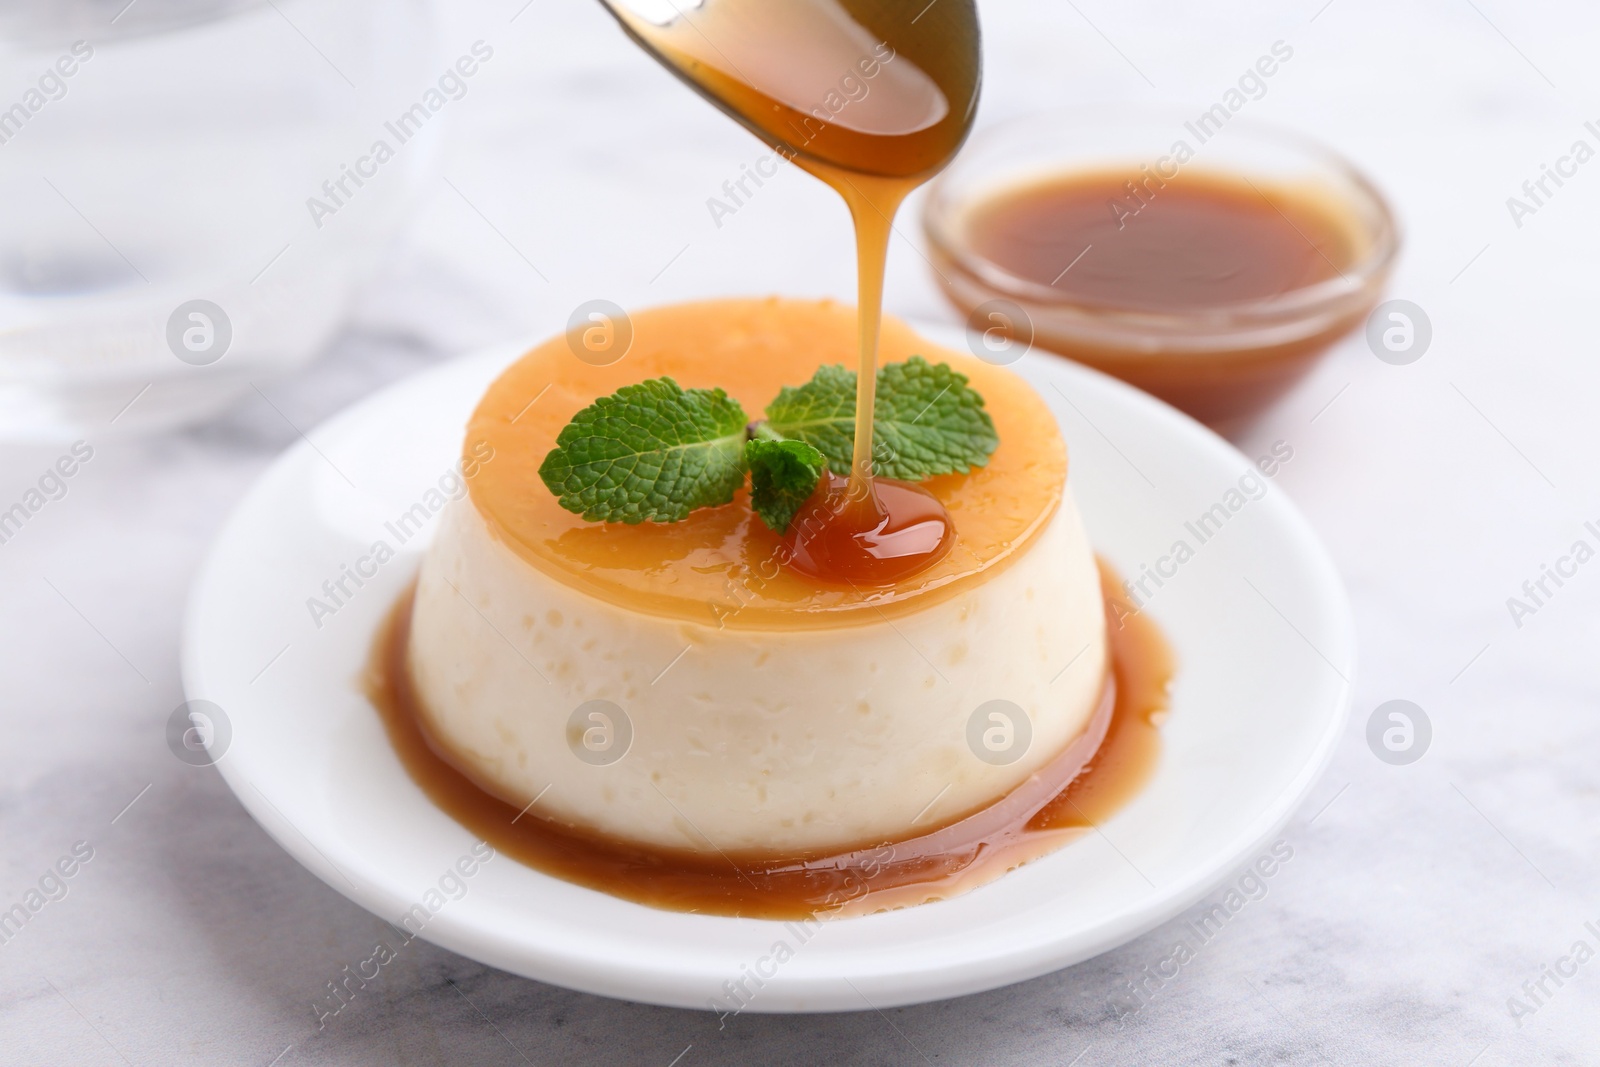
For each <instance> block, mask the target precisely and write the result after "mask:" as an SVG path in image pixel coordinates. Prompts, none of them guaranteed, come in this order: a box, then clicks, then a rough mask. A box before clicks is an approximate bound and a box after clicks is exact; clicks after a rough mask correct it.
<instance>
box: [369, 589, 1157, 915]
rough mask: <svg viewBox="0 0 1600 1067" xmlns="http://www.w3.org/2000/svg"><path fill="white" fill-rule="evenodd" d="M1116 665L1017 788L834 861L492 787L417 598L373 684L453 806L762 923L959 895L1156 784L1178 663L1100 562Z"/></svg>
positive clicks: (523, 847)
mask: <svg viewBox="0 0 1600 1067" xmlns="http://www.w3.org/2000/svg"><path fill="white" fill-rule="evenodd" d="M1100 580H1101V585H1102V588H1103V591H1104V595H1105V600H1106V622H1107V633H1108V637H1109V640H1110V646H1111V663H1112V668H1111V673H1110V676H1109V677H1108V678H1107V681H1106V689H1105V692H1104V694H1103V696H1102V700H1101V707H1100V709H1099V710H1098V712H1097V713H1096V715H1095V718H1094V720H1093V721H1092V722H1091V724H1090V726H1089V727H1088V728H1087V729H1086V731H1085V733H1084V735H1083V736H1081V737H1080V738H1079V739H1078V740H1076V741H1074V742H1073V744H1072V745H1070V746H1068V748H1067V749H1066V750H1065V751H1063V752H1062V753H1061V755H1060V756H1058V757H1057V758H1056V759H1054V760H1052V761H1051V762H1050V763H1048V764H1046V765H1045V766H1044V767H1043V768H1042V769H1041V770H1040V771H1038V772H1037V773H1036V774H1034V775H1033V776H1032V777H1030V778H1029V779H1028V780H1027V781H1025V782H1023V784H1022V785H1020V786H1018V787H1017V788H1016V789H1015V790H1013V791H1012V792H1011V793H1010V794H1008V795H1007V796H1005V797H1002V798H1000V799H999V800H997V801H996V802H995V803H993V804H991V805H990V806H988V807H986V808H984V809H982V810H980V811H977V812H973V813H969V814H967V815H965V816H963V817H960V818H958V819H957V820H955V821H954V822H951V823H948V824H946V825H945V826H943V827H941V828H939V829H937V830H934V831H931V832H928V833H924V834H920V835H918V836H917V837H914V838H910V839H905V840H900V841H884V842H875V843H869V844H867V845H865V846H863V847H860V848H857V849H852V850H849V851H844V852H839V853H834V854H831V855H813V856H791V857H773V856H756V855H746V854H738V853H735V854H731V855H729V854H722V855H706V854H703V853H694V852H688V851H683V850H672V849H654V848H645V847H641V846H639V845H635V844H632V843H629V842H623V841H617V840H612V839H608V838H606V837H603V836H598V835H595V834H592V833H588V832H584V831H581V830H577V829H574V828H572V827H569V826H565V825H562V824H559V823H556V822H553V821H549V820H546V819H544V818H542V817H540V816H538V815H535V814H533V813H532V812H527V813H524V812H523V811H522V810H520V809H519V807H518V806H517V805H515V804H511V803H507V802H506V801H503V800H501V799H499V798H498V797H496V796H494V795H492V794H491V793H489V792H487V791H485V790H484V789H482V788H480V787H479V785H478V784H477V783H476V782H475V781H474V780H473V779H472V777H471V775H470V773H468V771H467V770H466V769H465V768H463V767H461V766H458V765H456V764H455V763H453V762H452V761H451V759H450V757H449V755H448V752H447V750H446V749H445V748H444V747H443V746H439V745H436V744H435V743H434V742H433V740H432V739H431V738H430V737H429V736H428V734H427V732H426V727H425V726H424V725H423V724H424V722H425V719H424V718H423V716H422V714H421V709H420V708H419V706H418V703H417V699H416V695H415V693H414V692H413V690H412V687H411V681H410V671H409V669H408V667H407V663H406V647H407V639H408V636H409V632H410V620H411V593H410V592H409V591H408V592H407V593H406V595H405V596H404V597H402V598H401V600H400V602H399V603H398V604H397V605H396V606H395V608H394V610H393V612H392V613H391V615H390V617H389V619H388V621H387V622H386V624H385V625H384V626H383V628H382V629H381V631H380V633H379V635H378V638H377V641H376V643H375V645H374V647H373V652H372V659H371V662H370V665H369V668H368V672H367V692H368V695H369V697H370V698H371V700H372V703H373V706H374V707H375V708H377V710H378V713H379V715H380V717H381V718H382V720H383V724H384V727H385V729H386V730H387V732H388V735H389V739H390V741H391V742H392V743H393V745H394V749H395V752H396V754H397V755H398V756H399V757H400V762H401V764H402V765H403V766H404V767H405V769H406V771H407V773H408V774H409V775H410V776H411V779H412V781H414V782H415V783H416V784H417V786H418V787H419V788H420V789H421V790H422V791H423V792H424V793H425V794H426V795H427V796H428V798H429V799H430V800H431V801H432V802H433V803H434V804H435V805H436V806H437V807H438V808H439V809H440V810H442V811H444V812H445V813H446V814H448V815H449V816H451V817H452V818H454V819H455V820H456V821H457V822H459V823H461V825H463V826H465V827H466V828H467V829H468V830H470V831H471V832H472V833H474V834H476V835H477V836H478V837H479V838H481V839H482V840H484V841H486V842H488V843H489V844H490V845H492V846H493V847H494V848H495V849H496V851H498V852H501V853H503V854H505V855H507V856H510V857H511V858H513V859H515V860H517V861H518V862H520V863H523V864H526V865H527V866H529V867H532V868H534V869H536V870H539V871H543V872H544V873H545V874H548V875H551V876H552V877H556V878H560V879H563V880H565V881H568V882H574V883H576V884H578V885H582V886H586V887H588V888H590V889H595V890H599V891H601V892H604V893H609V894H611V895H612V896H616V897H621V898H623V899H624V900H631V901H633V902H635V903H638V904H644V905H648V906H650V907H654V908H663V909H667V910H671V911H686V912H698V913H701V914H708V915H730V916H745V917H751V918H760V919H804V918H811V917H814V916H845V915H862V914H870V913H872V912H876V911H885V910H889V909H893V908H900V907H906V906H909V905H913V904H921V903H924V902H926V901H930V900H940V899H947V898H949V897H953V896H958V895H960V894H961V893H964V892H967V891H968V890H971V889H974V888H976V887H978V886H980V885H983V884H984V883H986V882H991V881H993V880H994V879H996V878H998V877H1000V876H1001V875H1002V874H1004V873H1006V872H1007V871H1009V870H1011V869H1013V868H1015V867H1017V866H1020V865H1021V864H1023V863H1026V862H1028V861H1029V860H1032V859H1037V858H1038V857H1040V856H1043V855H1045V854H1047V853H1049V852H1053V851H1054V850H1056V849H1058V848H1060V847H1061V846H1062V845H1065V844H1067V843H1068V842H1070V841H1071V840H1073V839H1074V838H1076V837H1077V836H1079V835H1081V834H1082V833H1084V832H1085V831H1086V830H1087V829H1089V828H1090V827H1093V826H1097V825H1099V824H1100V823H1102V822H1104V821H1105V820H1106V819H1108V818H1110V817H1111V816H1112V815H1113V814H1115V813H1116V812H1117V810H1118V809H1120V808H1121V807H1122V806H1123V805H1124V804H1125V803H1127V802H1128V800H1129V799H1131V798H1132V797H1133V795H1134V794H1135V793H1137V792H1138V790H1139V788H1140V787H1141V786H1142V785H1143V784H1144V783H1145V782H1146V781H1147V780H1148V779H1149V777H1150V774H1151V772H1152V771H1153V770H1154V768H1155V764H1156V760H1157V758H1158V756H1159V754H1160V733H1159V727H1160V725H1161V722H1162V720H1163V718H1164V717H1165V715H1166V711H1167V687H1168V683H1169V682H1170V680H1171V678H1172V674H1173V670H1174V661H1173V656H1172V652H1171V649H1170V647H1169V646H1168V645H1167V643H1166V640H1165V639H1164V638H1163V637H1162V635H1161V632H1160V630H1159V629H1158V628H1157V627H1156V625H1155V623H1154V622H1152V621H1151V620H1150V619H1149V618H1147V617H1146V616H1145V615H1143V614H1140V613H1138V612H1136V611H1135V609H1134V607H1133V605H1132V603H1131V602H1130V601H1128V600H1127V598H1126V596H1125V595H1124V594H1123V593H1122V591H1121V589H1122V584H1121V582H1120V581H1118V580H1117V576H1116V575H1115V574H1114V573H1112V571H1111V570H1110V568H1109V567H1107V566H1106V565H1105V564H1104V563H1102V564H1101V579H1100Z"/></svg>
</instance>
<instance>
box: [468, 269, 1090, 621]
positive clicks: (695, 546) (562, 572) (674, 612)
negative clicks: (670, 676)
mask: <svg viewBox="0 0 1600 1067" xmlns="http://www.w3.org/2000/svg"><path fill="white" fill-rule="evenodd" d="M632 327H633V330H632V334H633V336H632V344H631V346H630V347H629V348H628V351H627V355H626V356H624V357H623V358H622V359H619V360H617V361H616V362H614V363H611V364H609V365H606V366H595V365H593V364H590V363H586V362H584V361H583V360H581V359H577V358H574V356H573V353H572V350H571V349H570V348H569V347H568V343H567V338H566V337H564V336H563V337H555V338H552V339H551V340H549V341H547V342H545V343H544V344H541V345H540V346H538V347H537V348H535V349H533V350H532V351H530V352H529V353H528V354H527V355H525V356H523V357H522V358H521V359H520V360H518V361H517V362H516V363H514V364H512V365H511V366H510V367H509V368H507V369H506V371H505V372H504V373H503V374H502V375H501V376H500V378H499V379H498V380H496V381H495V382H494V383H493V384H491V385H490V386H489V388H488V390H487V391H486V392H485V394H484V397H483V399H482V401H480V403H479V405H478V408H477V410H476V411H475V412H474V414H473V416H472V419H471V420H470V422H469V424H468V427H467V431H466V438H465V440H466V445H465V446H464V449H463V457H464V458H466V459H471V460H472V461H473V467H474V468H475V469H477V470H478V474H477V476H476V477H474V478H473V479H472V480H471V481H470V482H469V483H468V492H469V493H470V494H471V497H472V502H473V504H474V505H475V506H476V507H477V509H478V512H479V514H481V515H482V516H483V517H484V520H485V521H486V522H487V523H488V525H489V527H490V528H491V530H493V531H494V534H495V536H496V537H497V538H498V539H499V540H500V541H501V542H502V543H503V544H505V545H506V546H507V547H508V548H509V549H510V550H511V551H513V552H514V553H516V554H517V555H518V556H519V557H520V558H521V559H522V560H524V561H525V562H526V563H527V564H528V565H529V566H531V567H534V568H536V569H538V570H539V571H541V572H542V573H544V574H545V575H547V576H549V577H550V578H552V579H553V580H555V581H558V582H561V583H562V584H564V585H567V586H569V587H572V588H575V589H578V590H580V591H582V592H584V593H586V594H587V595H589V596H593V597H595V598H597V599H600V600H603V601H605V602H607V603H610V604H614V605H617V606H620V607H624V608H627V609H628V610H630V611H637V612H641V613H644V614H649V615H655V616H665V617H670V618H677V619H682V620H685V621H687V622H694V623H703V624H708V625H712V626H726V627H729V628H733V629H755V630H766V631H771V630H797V629H822V628H835V627H839V626H848V625H852V624H853V623H862V624H870V623H876V622H880V621H881V620H882V619H883V618H885V617H890V618H893V617H896V616H897V615H900V614H903V613H908V612H914V611H918V610H921V609H923V608H925V607H927V606H930V605H932V604H934V603H937V602H939V601H940V600H943V599H945V598H947V597H952V596H957V595H960V594H961V593H962V592H964V591H967V590H970V589H972V588H974V587H975V586H976V585H978V584H980V583H982V582H985V581H988V580H990V579H991V578H993V577H994V576H995V575H997V574H998V573H1000V571H1001V570H1003V569H1004V568H1005V567H1007V566H1009V565H1010V564H1011V562H1012V561H1014V560H1017V559H1020V558H1022V556H1023V555H1025V554H1026V552H1027V550H1028V548H1029V547H1030V546H1031V545H1032V544H1033V541H1034V539H1035V538H1036V537H1037V536H1038V534H1039V533H1040V532H1041V531H1042V530H1044V529H1045V527H1046V526H1047V525H1048V523H1049V521H1050V519H1051V518H1052V517H1053V516H1054V515H1055V513H1056V509H1057V508H1058V507H1060V504H1061V500H1062V497H1063V494H1064V492H1065V484H1066V480H1067V448H1066V444H1065V442H1064V441H1063V440H1062V438H1061V430H1060V426H1059V425H1058V424H1057V422H1056V419H1055V416H1054V415H1053V414H1052V413H1051V411H1050V408H1049V407H1048V406H1047V405H1046V404H1045V402H1044V401H1043V399H1041V398H1040V397H1039V395H1038V394H1037V393H1036V392H1034V390H1033V388H1032V387H1031V386H1030V385H1028V383H1027V382H1025V381H1023V380H1022V379H1021V378H1019V377H1018V376H1017V375H1016V374H1014V373H1012V372H1011V371H1010V370H1009V369H1007V368H1005V367H996V366H991V365H990V364H988V363H985V362H983V361H982V360H980V359H977V358H975V357H974V356H972V355H971V353H968V352H965V351H953V350H950V349H946V348H942V347H940V346H937V345H934V344H931V343H929V342H928V341H926V340H924V339H923V338H922V337H920V336H918V335H917V334H916V333H915V332H913V331H912V330H911V329H910V328H909V327H908V326H906V325H905V324H904V323H901V322H898V321H896V320H895V319H893V318H887V319H885V320H884V323H883V331H882V339H881V342H880V351H881V353H882V356H883V358H884V359H885V360H904V359H908V358H910V357H911V356H913V355H921V356H923V357H925V358H926V359H927V360H929V361H930V362H933V363H948V364H949V365H950V366H951V367H953V368H954V369H955V370H957V371H959V372H960V373H962V374H964V375H966V377H967V378H968V379H969V380H970V382H971V384H972V387H973V389H975V390H977V392H978V393H979V394H980V395H981V396H982V397H983V399H984V410H985V411H987V412H989V415H990V417H991V418H992V419H993V420H994V426H995V432H996V433H997V434H998V435H999V438H1000V445H999V447H998V448H997V449H996V450H995V452H994V454H993V455H992V456H990V457H989V462H988V464H987V465H985V466H983V467H978V468H974V469H973V470H972V471H970V472H969V473H967V474H952V475H945V476H943V477H939V478H933V479H930V480H928V481H926V482H923V483H922V486H921V487H922V489H924V490H926V491H927V492H928V493H930V494H932V496H933V497H934V498H936V499H937V500H938V502H939V504H940V505H942V506H943V508H944V509H945V511H947V512H948V513H949V516H950V521H951V522H952V523H953V525H954V527H955V531H956V533H955V538H954V541H953V543H952V545H951V547H950V550H949V552H948V553H947V554H945V555H944V556H942V557H941V558H939V559H937V560H935V561H933V562H932V563H931V565H929V566H926V567H924V568H923V569H922V570H919V571H917V572H916V573H915V574H913V575H910V576H909V577H906V578H903V579H901V580H899V581H898V582H896V583H895V584H893V585H878V586H860V587H854V586H849V585H845V584H841V583H831V582H819V581H817V580H815V579H814V578H812V577H810V576H808V575H806V574H802V573H801V572H799V571H798V570H796V569H795V568H793V567H789V566H785V565H783V564H782V562H781V561H782V558H783V551H782V550H783V547H784V546H783V540H782V539H781V538H780V537H779V536H778V535H777V534H775V533H773V532H772V531H771V530H769V529H767V527H766V526H765V524H763V523H762V522H761V520H760V519H758V518H756V517H755V515H754V514H753V513H752V512H751V510H750V506H749V503H748V501H747V499H746V497H745V495H744V493H743V492H741V493H740V494H739V495H738V496H736V497H735V499H734V501H733V502H732V503H730V504H727V505H724V506H722V507H716V508H702V509H700V510H698V511H694V512H691V513H690V515H689V516H688V518H686V519H684V520H683V521H682V522H674V523H662V524H657V523H640V524H639V525H637V526H629V525H626V524H624V523H593V522H586V521H584V519H583V517H582V516H580V515H575V514H573V513H572V512H570V511H567V510H565V509H564V508H562V507H561V504H560V501H558V500H557V499H556V498H555V497H554V496H553V495H551V494H550V493H549V492H547V491H546V490H545V489H544V487H543V486H542V485H541V484H540V481H539V474H538V468H539V464H540V463H541V462H542V461H543V459H544V457H545V455H546V454H547V453H548V452H549V451H550V449H552V448H554V447H555V441H556V436H557V435H558V434H559V433H560V432H561V428H562V427H563V426H565V425H566V424H567V422H568V420H570V419H571V418H572V416H573V415H574V414H576V413H577V412H578V411H579V410H581V409H582V408H584V407H587V406H588V405H589V404H591V403H593V402H594V398H595V397H597V396H604V395H606V394H608V393H612V392H615V391H616V390H617V389H619V388H621V387H622V386H624V385H627V384H629V383H632V382H638V381H643V380H645V379H647V378H657V377H662V376H665V377H670V378H672V379H673V380H675V381H676V382H677V383H678V384H679V385H681V386H683V387H684V388H686V389H687V388H712V387H718V388H722V389H725V390H727V392H728V395H729V396H731V397H733V398H734V399H735V400H738V401H739V403H740V404H741V405H742V406H743V407H744V410H745V411H746V412H747V413H748V414H750V415H751V416H752V417H758V416H759V415H760V413H762V412H763V411H764V410H765V409H766V406H767V405H768V404H770V403H771V402H772V400H773V399H774V398H775V397H776V396H777V395H778V392H779V390H780V389H782V388H783V387H784V386H786V385H799V384H801V383H803V382H806V381H808V380H810V378H811V376H812V375H813V374H815V373H816V371H817V368H818V367H820V366H823V365H826V364H844V365H846V366H848V365H849V364H850V362H852V361H853V360H854V358H855V355H856V346H857V321H856V313H855V309H854V308H852V307H849V306H847V305H841V304H836V303H832V302H828V301H809V300H786V299H778V298H766V299H729V300H715V301H705V302H701V303H693V304H678V305H672V306H669V307H660V308H652V309H649V310H646V311H638V312H634V313H633V315H632ZM474 449H478V450H480V451H486V452H488V453H490V454H492V455H493V456H494V459H493V461H492V462H487V463H484V462H480V460H481V457H478V456H473V455H472V454H471V453H472V451H473V450H474ZM841 473H842V472H841Z"/></svg>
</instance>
